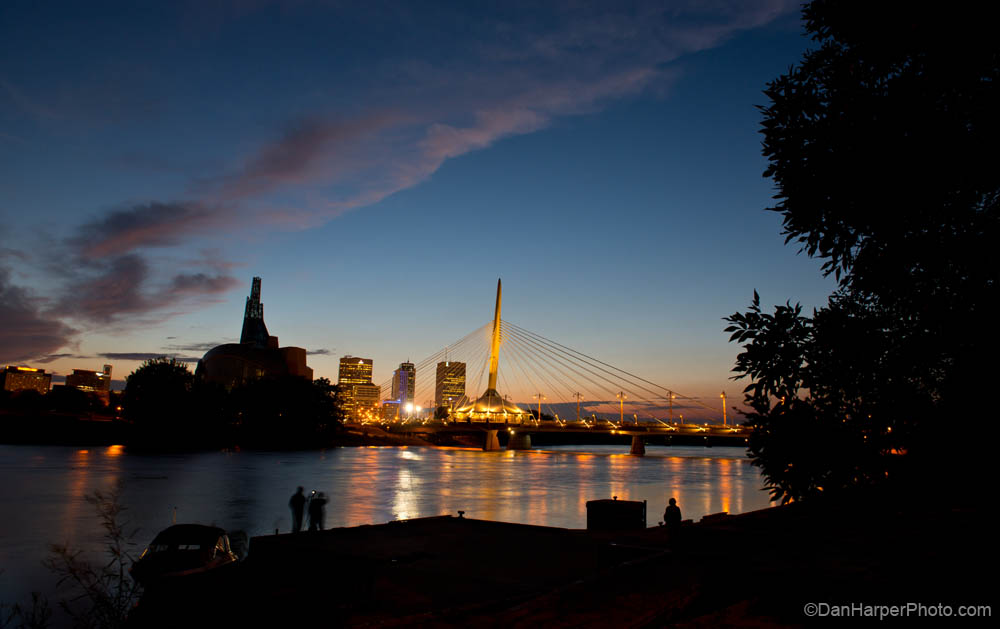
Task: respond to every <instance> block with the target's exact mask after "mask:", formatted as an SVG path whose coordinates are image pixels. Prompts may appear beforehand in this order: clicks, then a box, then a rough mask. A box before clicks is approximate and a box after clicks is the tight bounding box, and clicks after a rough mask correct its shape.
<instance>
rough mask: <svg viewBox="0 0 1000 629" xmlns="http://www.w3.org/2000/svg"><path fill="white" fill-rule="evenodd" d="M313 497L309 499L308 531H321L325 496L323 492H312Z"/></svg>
mask: <svg viewBox="0 0 1000 629" xmlns="http://www.w3.org/2000/svg"><path fill="white" fill-rule="evenodd" d="M313 494H314V495H313V497H312V498H310V499H309V530H310V531H322V530H323V516H324V515H325V513H324V506H325V505H326V494H324V493H323V492H319V493H318V494H317V493H316V492H313Z"/></svg>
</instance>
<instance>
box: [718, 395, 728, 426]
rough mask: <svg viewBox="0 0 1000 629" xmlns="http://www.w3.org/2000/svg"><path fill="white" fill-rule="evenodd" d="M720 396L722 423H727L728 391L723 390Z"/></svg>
mask: <svg viewBox="0 0 1000 629" xmlns="http://www.w3.org/2000/svg"><path fill="white" fill-rule="evenodd" d="M719 397H721V398H722V425H723V426H725V425H726V392H725V391H723V392H722V394H721V395H719Z"/></svg>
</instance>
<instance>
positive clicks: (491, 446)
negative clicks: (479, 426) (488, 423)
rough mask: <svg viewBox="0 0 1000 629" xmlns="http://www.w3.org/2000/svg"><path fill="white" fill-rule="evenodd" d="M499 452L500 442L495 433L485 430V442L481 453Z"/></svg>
mask: <svg viewBox="0 0 1000 629" xmlns="http://www.w3.org/2000/svg"><path fill="white" fill-rule="evenodd" d="M499 450H500V440H499V439H497V431H495V430H487V431H486V441H485V443H483V452H497V451H499Z"/></svg>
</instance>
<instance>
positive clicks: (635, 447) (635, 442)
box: [629, 435, 646, 456]
mask: <svg viewBox="0 0 1000 629" xmlns="http://www.w3.org/2000/svg"><path fill="white" fill-rule="evenodd" d="M629 454H631V455H632V456H645V455H646V443H645V442H644V441H643V440H642V435H632V449H631V450H629Z"/></svg>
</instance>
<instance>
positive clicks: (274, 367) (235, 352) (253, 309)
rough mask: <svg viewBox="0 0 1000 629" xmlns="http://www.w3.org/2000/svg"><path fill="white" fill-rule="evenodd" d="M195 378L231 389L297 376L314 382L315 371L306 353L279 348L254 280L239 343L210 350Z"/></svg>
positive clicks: (258, 284)
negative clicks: (265, 316) (268, 328)
mask: <svg viewBox="0 0 1000 629" xmlns="http://www.w3.org/2000/svg"><path fill="white" fill-rule="evenodd" d="M195 376H197V377H199V378H202V379H203V380H204V381H206V382H215V383H218V384H221V385H223V386H224V387H226V388H227V389H231V388H233V387H237V386H239V385H241V384H244V383H246V382H248V381H250V380H257V379H260V378H276V377H280V376H297V377H300V378H306V379H308V380H312V377H313V370H312V369H311V368H309V366H307V365H306V350H304V349H302V348H301V347H278V337H276V336H271V335H270V334H268V332H267V326H266V325H265V324H264V305H263V304H262V303H261V301H260V278H259V277H255V278H253V283H252V284H251V286H250V296H249V297H247V304H246V310H245V312H244V315H243V331H242V333H241V334H240V342H239V343H226V344H225V345H219V346H217V347H213V348H212V349H210V350H208V351H207V352H206V353H205V355H204V356H202V358H201V360H199V361H198V368H197V369H196V370H195Z"/></svg>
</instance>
